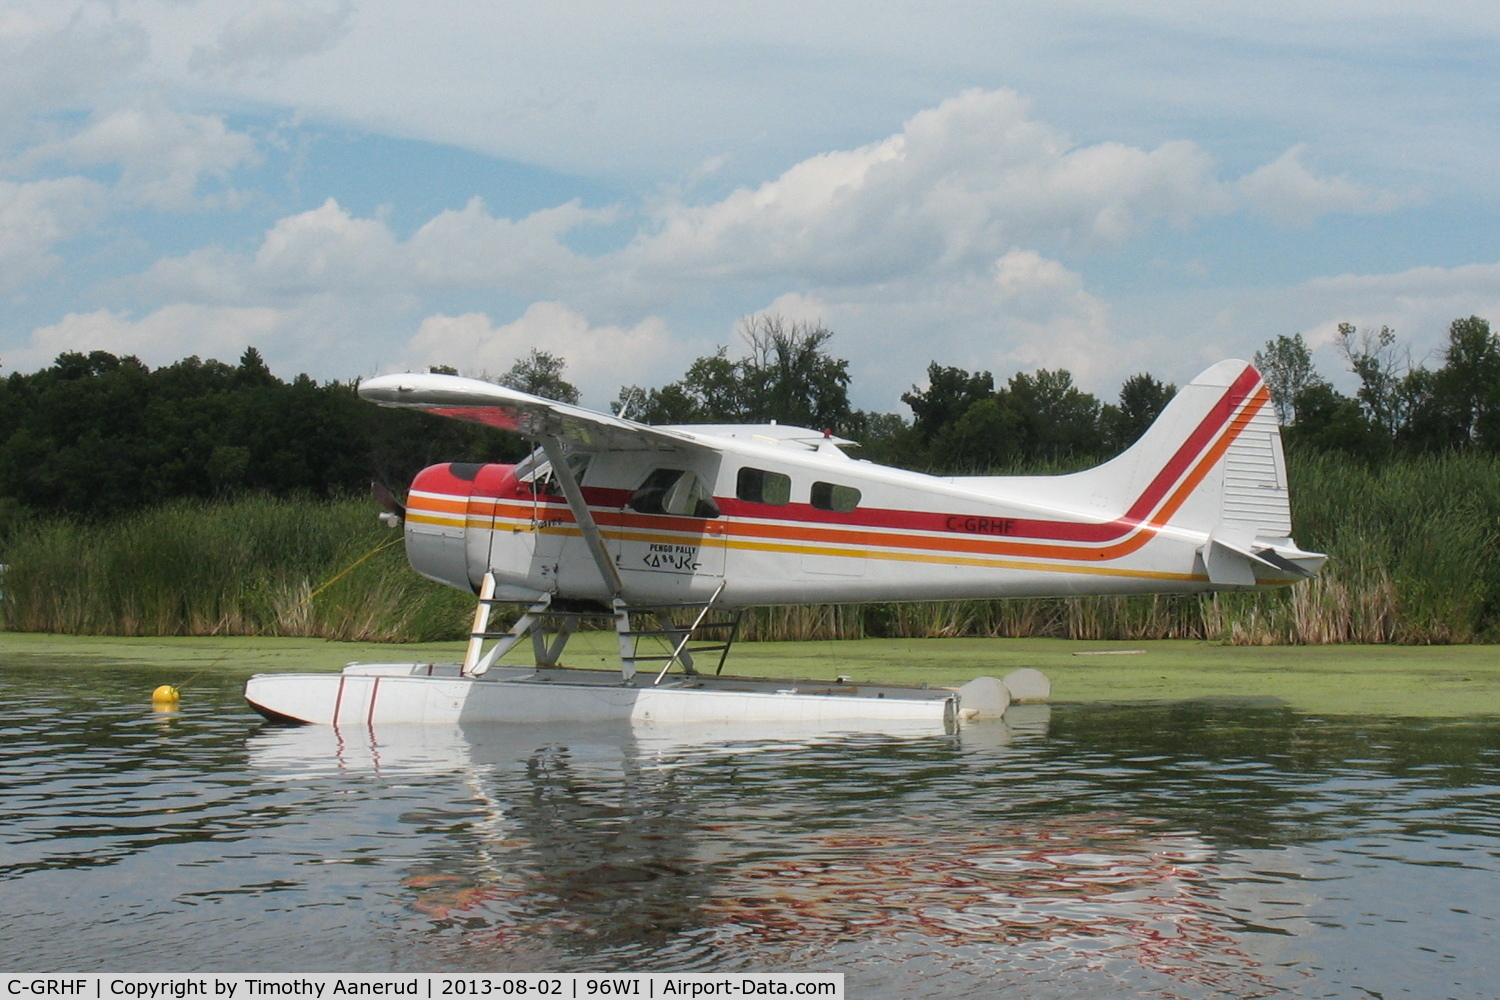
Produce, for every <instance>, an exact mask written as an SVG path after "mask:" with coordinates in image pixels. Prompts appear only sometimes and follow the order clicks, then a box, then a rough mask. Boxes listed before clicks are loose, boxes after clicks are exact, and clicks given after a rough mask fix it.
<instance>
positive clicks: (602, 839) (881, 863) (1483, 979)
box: [0, 654, 1500, 998]
mask: <svg viewBox="0 0 1500 1000" xmlns="http://www.w3.org/2000/svg"><path fill="white" fill-rule="evenodd" d="M162 673H163V672H162V671H161V670H144V669H134V668H129V667H122V666H113V667H108V668H105V667H102V666H80V665H77V664H76V663H74V664H72V665H69V664H67V663H53V664H38V663H29V662H22V661H19V660H17V659H16V658H14V657H9V658H7V657H4V656H3V654H0V704H3V705H4V709H3V715H0V719H3V723H0V731H3V741H0V901H3V904H4V912H5V914H6V916H5V918H4V920H3V921H0V970H4V971H15V972H36V971H96V970H97V971H224V972H273V971H388V970H390V971H395V970H400V971H405V970H430V971H449V970H454V971H457V970H494V971H561V972H570V971H595V970H598V971H604V970H631V971H671V970H683V971H690V970H697V971H717V970H733V971H739V970H745V971H761V972H772V971H799V970H807V971H842V972H845V973H846V974H847V980H846V983H847V990H848V995H849V996H851V997H859V998H869V997H923V996H931V997H960V996H975V997H987V996H1018V997H1020V996H1024V997H1028V998H1037V997H1041V998H1046V997H1059V998H1061V997H1080V996H1087V997H1115V996H1118V997H1136V996H1155V997H1216V996H1232V997H1257V996H1282V995H1287V996H1298V997H1324V996H1327V997H1384V998H1392V997H1398V996H1414V997H1423V998H1428V997H1484V998H1492V997H1495V996H1500V963H1497V962H1496V956H1497V955H1500V721H1497V720H1482V721H1452V722H1448V721H1410V720H1390V719H1350V718H1314V717H1310V716H1304V715H1298V714H1295V713H1293V712H1290V711H1287V710H1284V709H1278V708H1272V707H1253V706H1247V705H1205V704H1190V705H1178V706H1170V707H1120V706H1114V707H1104V706H1091V707H1086V706H1068V705H1060V706H1055V707H1053V708H1052V709H1051V710H1050V711H1048V710H1046V709H1032V710H1029V711H1026V712H1024V713H1018V714H1015V715H1013V716H1011V717H1009V723H1008V724H1002V723H987V724H976V725H970V726H968V727H966V728H965V729H963V730H962V731H961V732H959V733H957V734H943V733H937V732H932V733H926V734H908V735H903V736H899V737H897V736H881V737H873V736H842V737H840V736H823V737H807V736H801V737H798V736H795V735H792V734H783V735H782V737H781V738H777V739H766V738H763V736H764V734H763V733H758V732H756V731H747V732H739V733H731V732H713V731H694V732H691V733H674V732H672V731H671V730H657V731H632V730H630V729H629V728H625V727H621V728H611V729H590V728H578V729H570V728H559V727H546V728H543V727H536V728H510V729H500V728H494V727H490V728H472V727H471V728H469V729H458V728H454V729H447V728H417V727H396V728H392V729H378V730H376V731H374V732H371V731H370V730H368V729H354V730H347V729H346V730H342V731H338V730H332V729H315V728H302V729H283V728H277V727H271V726H268V725H265V724H263V723H262V722H261V720H260V719H259V718H258V717H257V716H255V715H253V714H251V713H250V712H249V711H248V710H247V709H245V707H244V705H243V702H241V701H240V698H239V688H240V685H241V684H242V682H243V679H244V678H243V677H242V676H233V675H228V674H220V675H215V676H214V677H212V678H210V677H203V678H200V679H198V680H196V681H194V682H193V683H192V684H191V685H189V686H188V687H187V688H186V689H185V692H184V694H185V699H184V707H183V709H182V710H181V711H179V712H176V713H173V714H170V715H159V714H155V713H153V712H152V711H151V710H150V707H149V705H147V704H146V703H145V699H146V697H147V695H148V692H149V691H150V689H151V688H152V687H154V686H155V685H156V684H157V683H160V682H161V681H162V680H164V679H169V678H164V677H163V676H162Z"/></svg>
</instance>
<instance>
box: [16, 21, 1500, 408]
mask: <svg viewBox="0 0 1500 1000" xmlns="http://www.w3.org/2000/svg"><path fill="white" fill-rule="evenodd" d="M1309 6H1310V5H1305V4H1293V3H1279V4H1278V3H1266V4H1260V5H1255V7H1254V10H1253V11H1249V12H1247V10H1246V8H1245V7H1244V5H1239V4H1216V3H1193V4H1188V3H1180V4H1168V3H1162V4H1153V5H1150V6H1149V9H1142V8H1141V5H1136V4H1126V3H1117V2H1108V0H1100V2H1094V3H1088V4H1070V3H1067V2H1050V3H1041V2H1036V3H1028V2H1018V3H1009V4H1003V5H1002V4H994V3H952V4H945V5H941V6H940V7H936V8H935V7H934V5H926V4H911V3H881V2H868V3H865V4H861V5H858V6H852V5H848V4H826V3H815V2H805V0H804V2H799V3H780V2H746V3H740V4H734V5H705V4H689V3H653V2H646V0H637V2H632V3H614V2H609V0H593V2H587V3H584V2H578V3H541V4H531V5H500V4H472V3H453V2H447V0H428V2H424V3H422V4H398V3H392V2H385V3H372V2H363V0H218V2H213V3H208V2H193V0H152V2H147V0H140V2H135V0H116V2H112V3H80V4H69V3H63V2H58V0H50V2H46V3H40V2H35V3H33V2H28V0H0V302H3V303H4V308H3V312H0V365H3V369H0V370H3V371H15V370H22V371H25V370H33V369H35V368H37V367H40V366H42V365H45V364H47V363H49V362H50V360H51V359H52V358H53V357H55V356H56V354H57V353H58V352H60V351H63V350H93V349H102V350H109V351H113V352H115V353H121V354H124V353H131V354H137V355H139V356H141V357H142V358H143V359H144V360H146V361H148V362H149V363H152V364H161V363H166V362H169V361H172V360H175V359H177V358H179V357H182V356H185V355H187V354H198V355H200V356H204V357H219V358H223V359H229V360H232V359H234V358H236V357H238V356H239V354H240V353H241V352H242V351H243V349H244V347H245V346H246V345H248V344H254V345H255V346H257V347H258V348H260V350H261V351H262V352H263V353H264V354H265V356H266V357H267V359H268V360H269V361H270V363H271V365H272V368H273V369H274V370H276V371H278V372H279V373H281V374H283V375H287V376H290V375H292V374H295V373H296V372H299V371H307V372H309V373H311V374H313V375H314V376H316V377H318V378H323V379H328V378H349V377H354V376H361V375H367V374H371V373H375V372H382V371H390V370H398V369H402V368H407V367H420V366H424V365H429V364H449V365H454V366H456V367H458V368H460V369H462V370H465V371H471V372H481V371H489V372H499V371H503V370H504V369H505V368H507V367H509V365H510V363H511V362H512V361H513V360H514V359H515V358H516V357H518V356H520V355H523V354H525V353H526V352H527V350H529V349H530V348H531V347H533V346H534V347H540V348H543V349H546V350H550V351H553V352H555V353H558V354H561V355H563V356H564V357H566V358H567V359H568V362H569V374H570V376H571V377H572V378H573V379H574V380H575V381H576V382H577V383H578V384H579V385H580V386H581V387H582V388H583V389H584V393H585V399H584V401H585V402H586V403H589V404H592V405H595V406H600V407H602V406H604V405H605V404H606V403H607V402H608V401H609V400H611V399H613V398H614V397H615V394H616V392H617V390H618V389H619V387H620V385H621V384H623V383H639V384H647V385H654V384H661V383H662V382H665V381H668V380H670V379H673V378H675V377H677V376H678V375H680V374H681V372H682V371H683V369H684V368H685V366H686V365H687V363H688V362H689V361H690V360H691V359H692V358H693V357H695V356H697V355H699V354H702V353H705V352H707V351H710V350H712V349H714V348H715V347H716V346H718V345H728V346H729V348H730V350H731V352H733V351H735V350H736V349H737V346H738V345H737V342H736V339H735V334H734V328H735V324H736V321H737V320H738V319H739V318H740V317H742V316H744V315H746V314H748V313H752V312H756V311H759V310H766V309H774V310H778V311H780V312H782V313H784V314H786V315H788V316H790V317H792V318H798V319H809V320H811V319H820V320H822V321H823V322H825V323H826V324H827V325H828V326H829V327H830V328H832V329H833V330H834V331H835V334H836V337H835V340H834V342H833V347H834V350H835V351H836V352H837V353H839V354H840V355H842V356H844V357H847V358H849V359H850V361H851V367H852V371H853V372H854V375H855V385H854V390H855V393H854V394H855V401H856V403H857V404H858V405H860V406H863V407H867V408H874V409H884V410H899V409H902V408H901V405H900V404H899V402H898V396H899V394H900V392H901V391H902V390H903V389H905V388H906V387H907V386H909V385H911V384H912V383H913V382H919V381H921V379H922V377H923V374H924V372H925V369H926V366H927V363H928V362H929V361H933V360H936V361H939V362H941V363H943V364H953V365H961V366H965V367H969V368H988V369H991V370H993V371H995V372H996V373H997V374H998V375H1001V376H1005V375H1009V374H1010V373H1011V372H1014V371H1016V370H1018V369H1033V368H1036V367H1039V366H1045V367H1059V366H1061V367H1066V368H1068V369H1070V370H1071V371H1073V372H1074V374H1075V376H1076V377H1077V378H1078V379H1079V380H1080V381H1081V382H1082V383H1083V384H1084V385H1085V386H1087V387H1088V388H1091V389H1093V390H1095V391H1098V392H1100V393H1101V394H1106V395H1111V394H1113V392H1114V391H1115V390H1116V388H1117V387H1118V385H1119V382H1120V381H1121V380H1122V379H1123V378H1124V377H1125V376H1127V375H1129V374H1131V373H1133V372H1137V371H1151V372H1153V373H1155V374H1157V375H1159V376H1161V377H1163V378H1167V379H1173V380H1177V381H1182V380H1185V379H1189V378H1191V377H1192V376H1193V375H1194V374H1195V373H1196V372H1197V371H1198V370H1200V369H1201V368H1203V367H1206V366H1207V365H1208V364H1210V363H1212V362H1214V361H1216V360H1218V359H1220V358H1223V357H1230V356H1241V357H1246V356H1249V355H1250V354H1251V353H1253V352H1254V350H1255V349H1256V348H1257V347H1258V346H1260V345H1261V344H1263V343H1264V342H1265V340H1266V339H1268V338H1269V337H1272V336H1275V335H1276V334H1280V333H1295V332H1302V333H1304V334H1305V335H1306V336H1307V337H1308V338H1309V340H1310V342H1312V343H1313V344H1315V345H1317V346H1318V349H1319V357H1320V360H1321V361H1322V363H1323V365H1324V367H1325V369H1326V370H1327V371H1328V372H1329V374H1333V373H1334V372H1335V371H1336V370H1337V359H1336V358H1335V357H1334V356H1333V354H1332V350H1331V346H1330V339H1331V337H1332V334H1333V332H1334V330H1335V329H1336V326H1337V324H1338V323H1339V322H1353V323H1357V324H1359V325H1361V326H1371V325H1380V324H1386V325H1390V326H1392V327H1394V328H1395V329H1396V330H1397V332H1398V334H1399V335H1400V336H1401V338H1402V340H1403V341H1404V342H1405V343H1407V344H1409V345H1410V346H1411V348H1412V351H1413V354H1414V356H1415V357H1416V358H1417V359H1419V360H1420V359H1422V358H1424V357H1430V356H1432V355H1433V352H1435V351H1436V350H1438V349H1439V348H1440V346H1441V344H1442V341H1443V336H1444V332H1445V330H1446V327H1447V324H1448V323H1449V322H1450V321H1451V320H1452V319H1453V318H1454V317H1456V316H1467V315H1470V314H1478V315H1482V316H1486V317H1489V318H1490V319H1491V320H1492V321H1497V320H1500V197H1497V196H1500V171H1497V170H1495V169H1494V167H1493V164H1495V163H1496V162H1500V156H1497V154H1500V129H1497V124H1500V88H1497V86H1496V84H1497V82H1500V81H1497V76H1500V71H1497V66H1500V59H1497V56H1500V51H1497V50H1500V44H1497V42H1500V10H1497V9H1496V8H1495V7H1494V5H1492V4H1489V5H1485V4H1478V3H1473V4H1469V3H1442V2H1437V3H1424V4H1421V5H1417V4H1409V3H1395V2H1385V3H1382V2H1378V0H1376V2H1362V3H1357V4H1355V3H1338V2H1332V3H1325V4H1319V5H1316V9H1308V8H1309Z"/></svg>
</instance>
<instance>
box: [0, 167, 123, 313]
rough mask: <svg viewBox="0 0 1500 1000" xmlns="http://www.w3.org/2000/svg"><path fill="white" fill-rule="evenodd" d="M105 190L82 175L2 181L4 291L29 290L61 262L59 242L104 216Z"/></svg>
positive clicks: (0, 277)
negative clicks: (28, 287)
mask: <svg viewBox="0 0 1500 1000" xmlns="http://www.w3.org/2000/svg"><path fill="white" fill-rule="evenodd" d="M105 201H106V195H105V190H104V188H103V187H102V186H101V185H99V184H97V183H95V182H94V181H91V180H87V179H85V178H82V177H64V178H61V179H58V180H43V181H28V182H26V183H23V184H17V183H13V182H11V181H0V290H11V289H16V288H21V287H24V286H25V285H26V284H27V283H28V282H31V281H35V280H36V279H38V278H41V277H44V276H46V275H47V274H49V273H51V272H52V271H53V270H54V269H56V268H57V266H58V265H59V264H60V263H61V262H62V260H61V258H60V257H59V256H58V254H57V253H56V247H57V246H58V244H60V243H62V242H64V241H66V240H68V239H71V238H72V237H74V236H76V235H78V234H79V233H80V232H81V231H83V230H85V229H87V228H89V227H90V226H92V225H93V224H94V223H96V222H97V221H98V220H99V218H100V217H101V216H102V215H103V212H104V204H105Z"/></svg>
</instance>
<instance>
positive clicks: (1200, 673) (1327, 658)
mask: <svg viewBox="0 0 1500 1000" xmlns="http://www.w3.org/2000/svg"><path fill="white" fill-rule="evenodd" d="M463 649H464V645H463V643H460V642H441V643H413V644H384V643H355V642H329V641H325V640H321V639H287V638H253V637H215V636H188V637H150V638H115V637H100V636H72V635H44V634H36V633H16V632H7V633H0V668H6V667H22V666H45V665H46V664H48V663H67V664H80V663H95V664H98V665H99V666H101V667H105V666H112V665H113V666H128V667H131V668H134V669H138V670H142V671H145V672H146V673H148V674H149V675H150V676H151V677H153V678H157V677H159V682H160V683H182V682H183V681H185V680H188V679H190V678H191V677H192V675H194V674H195V673H198V672H200V671H206V670H213V671H216V672H226V673H237V674H244V675H249V674H253V673H262V672H269V671H277V670H310V671H316V670H338V669H339V668H341V667H343V666H344V665H345V664H347V663H350V662H391V661H417V662H429V661H454V660H458V659H461V658H462V657H463ZM1105 650H1144V652H1142V653H1138V654H1137V653H1131V654H1125V655H1104V656H1100V655H1083V656H1079V655H1076V654H1078V653H1097V652H1100V651H1105ZM529 653H530V647H529V644H523V646H521V647H519V648H518V649H516V650H514V651H512V653H511V654H510V655H509V656H507V657H506V662H518V663H519V662H525V658H526V656H528V655H529ZM615 655H616V654H615V637H614V635H613V633H609V632H585V633H581V634H579V635H578V636H575V637H574V639H573V641H572V643H571V644H570V646H569V647H568V655H566V656H565V657H564V661H565V662H566V663H567V665H569V666H574V667H592V668H605V669H609V668H612V667H613V666H614V663H615V660H614V657H615ZM710 666H711V664H710ZM1021 667H1035V668H1037V669H1039V670H1042V671H1043V672H1044V673H1046V674H1047V676H1049V677H1050V678H1051V679H1052V683H1053V691H1052V700H1053V701H1054V702H1056V703H1064V702H1085V703H1087V702H1173V701H1193V700H1203V699H1227V700H1246V701H1248V702H1249V703H1252V704H1257V703H1258V704H1262V705H1264V704H1284V705H1286V706H1287V707H1289V708H1292V709H1294V710H1296V711H1299V712H1308V713H1316V714H1329V715H1390V716H1419V717H1429V718H1459V717H1465V716H1480V715H1500V647H1496V646H1480V645H1464V646H1392V645H1379V646H1352V645H1338V646H1223V645H1216V644H1212V643H1206V642H1195V641H1174V640H1166V641H1155V642H1133V643H1121V642H1077V641H1069V640H1063V639H861V640H842V641H829V642H757V643H741V644H740V645H738V646H736V647H735V648H734V650H733V651H732V652H731V654H730V658H729V661H728V664H727V666H726V668H725V672H726V673H735V674H745V675H760V676H775V677H802V678H810V679H825V680H831V679H832V678H834V677H836V676H838V675H840V674H843V675H846V676H848V677H849V678H850V679H851V680H853V681H855V682H862V681H888V682H899V683H914V684H920V683H927V684H932V685H957V684H962V683H964V682H966V681H969V680H972V679H973V678H974V677H977V676H980V675H983V674H991V675H995V676H1001V677H1003V676H1004V675H1005V674H1007V673H1009V672H1010V671H1012V670H1016V669H1019V668H1021ZM148 696H149V688H148V689H143V694H142V697H143V698H144V697H148ZM184 697H190V693H185V695H184Z"/></svg>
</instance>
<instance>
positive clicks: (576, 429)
mask: <svg viewBox="0 0 1500 1000" xmlns="http://www.w3.org/2000/svg"><path fill="white" fill-rule="evenodd" d="M359 395H360V398H361V399H366V400H369V401H370V402H372V403H377V404H379V405H380V406H392V407H404V408H407V409H414V410H426V411H427V412H428V413H436V414H437V415H439V416H443V417H452V418H454V419H455V420H468V421H470V422H471V423H476V424H488V425H489V426H491V427H498V428H500V429H501V430H507V431H514V432H516V433H517V434H521V435H524V436H526V437H529V438H538V437H542V436H544V435H545V436H549V437H556V438H560V439H561V440H563V441H566V442H568V443H569V444H571V445H572V446H573V447H575V448H578V449H580V450H583V451H676V450H681V449H683V448H687V447H702V446H701V445H698V444H697V443H696V442H695V441H694V440H693V439H692V438H691V437H689V436H688V435H686V434H683V433H680V432H678V431H672V430H668V429H666V428H664V427H651V426H649V425H647V424H638V423H636V422H635V421H633V420H622V419H620V418H619V417H615V416H611V415H609V414H607V413H599V412H597V411H595V410H587V409H584V408H583V407H581V406H571V405H569V404H567V403H559V402H556V401H555V400H551V399H543V398H542V397H540V396H533V395H531V394H529V393H525V392H521V391H520V390H517V389H508V388H506V387H505V386H503V385H495V384H494V383H493V382H481V381H480V380H478V379H472V378H461V377H459V376H457V375H438V374H433V373H414V372H409V373H405V374H401V375H380V376H377V377H376V378H372V379H366V380H365V381H363V382H361V383H360V385H359Z"/></svg>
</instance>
